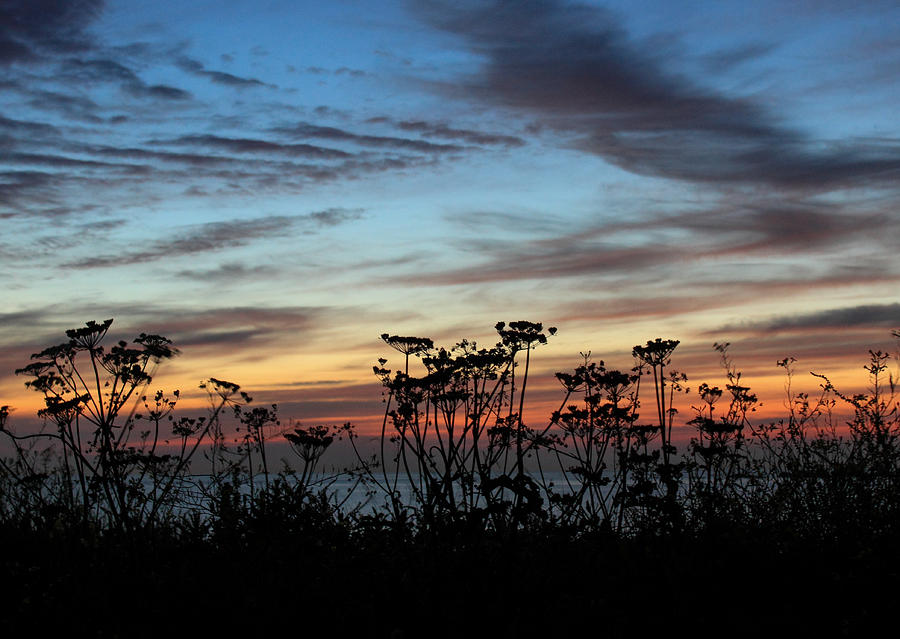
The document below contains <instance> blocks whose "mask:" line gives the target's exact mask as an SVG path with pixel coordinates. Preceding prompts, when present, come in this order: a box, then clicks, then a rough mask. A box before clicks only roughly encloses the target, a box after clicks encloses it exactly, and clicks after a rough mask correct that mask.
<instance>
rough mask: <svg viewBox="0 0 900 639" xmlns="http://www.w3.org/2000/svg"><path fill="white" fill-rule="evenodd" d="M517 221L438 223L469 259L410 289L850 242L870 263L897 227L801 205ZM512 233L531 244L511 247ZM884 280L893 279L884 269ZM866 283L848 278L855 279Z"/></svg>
mask: <svg viewBox="0 0 900 639" xmlns="http://www.w3.org/2000/svg"><path fill="white" fill-rule="evenodd" d="M518 218H519V216H517V215H513V214H498V213H481V212H477V211H475V212H464V213H461V214H456V215H453V216H448V219H449V220H451V221H454V222H456V223H457V224H458V225H459V226H460V227H461V228H463V229H465V230H466V232H467V233H469V232H472V231H474V232H475V233H477V235H476V236H474V237H466V236H464V237H463V238H461V239H460V240H459V241H458V245H459V247H460V248H462V249H463V250H465V251H467V252H468V253H469V254H470V255H472V256H473V257H472V259H470V260H467V263H466V265H465V266H463V267H461V268H452V269H449V270H445V271H438V272H433V273H420V274H419V275H418V276H416V277H414V278H411V281H413V282H417V283H420V284H424V285H429V284H436V285H447V284H467V283H475V282H492V281H510V280H528V279H550V278H565V277H583V276H610V275H623V274H628V275H629V276H630V277H632V278H638V274H639V273H641V272H649V271H650V270H651V269H654V268H656V267H663V266H665V265H670V267H671V265H673V264H678V263H682V262H697V261H701V260H710V261H711V260H716V259H722V258H727V259H729V260H737V259H743V258H746V257H747V256H756V257H764V256H766V257H767V256H772V255H784V256H786V257H787V256H794V257H796V256H798V255H804V254H807V255H808V254H816V252H818V251H821V250H822V249H823V248H827V249H828V250H829V251H836V250H838V249H840V248H842V247H848V246H858V245H860V244H865V245H866V246H867V247H868V248H867V253H868V254H870V255H873V256H876V255H882V254H884V255H888V254H890V253H891V251H893V249H892V248H890V247H891V246H893V245H894V243H895V242H897V241H900V222H898V221H897V219H896V216H894V215H893V214H890V213H886V212H874V213H859V212H857V213H854V214H848V213H847V211H846V209H844V208H843V207H841V206H837V205H834V204H832V205H828V204H825V203H822V202H813V201H808V200H803V199H800V200H798V201H796V202H791V201H773V202H763V201H759V202H753V201H751V202H748V203H745V204H738V203H735V204H728V203H723V204H721V205H720V206H719V207H713V208H709V209H704V210H699V211H686V212H682V213H678V214H663V215H659V214H656V215H647V216H644V217H643V218H641V219H635V220H627V219H626V220H623V221H618V220H611V221H604V222H602V223H598V224H593V225H591V224H585V225H582V226H581V227H580V228H571V226H570V225H563V224H562V223H561V222H556V223H554V220H553V218H552V217H546V218H542V217H541V216H538V215H534V216H532V220H530V221H528V222H526V221H518ZM520 231H521V232H525V233H531V234H533V236H534V237H533V238H529V239H526V240H521V239H519V238H520V237H521V236H520V235H519V232H520ZM638 238H640V239H638ZM733 275H734V274H732V276H733ZM886 275H887V276H888V277H895V275H896V274H895V273H894V272H893V270H891V271H889V272H888V273H886ZM790 276H791V275H790V274H786V275H785V277H790ZM875 276H876V275H875V274H874V273H865V272H863V273H855V274H854V275H853V277H854V278H857V281H858V280H859V279H863V280H868V281H871V278H874V277H875Z"/></svg>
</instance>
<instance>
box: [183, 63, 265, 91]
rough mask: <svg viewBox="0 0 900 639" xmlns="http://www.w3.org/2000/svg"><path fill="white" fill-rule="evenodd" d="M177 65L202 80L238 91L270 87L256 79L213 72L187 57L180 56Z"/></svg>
mask: <svg viewBox="0 0 900 639" xmlns="http://www.w3.org/2000/svg"><path fill="white" fill-rule="evenodd" d="M176 64H177V65H178V66H179V68H181V69H182V70H183V71H187V72H188V73H191V74H193V75H196V76H199V77H202V78H208V79H209V80H211V81H212V82H215V83H216V84H224V85H226V86H229V87H235V88H238V89H245V88H252V87H265V86H269V85H267V84H266V83H265V82H263V81H261V80H257V79H256V78H242V77H239V76H236V75H233V74H231V73H226V72H224V71H211V70H209V69H207V68H205V67H204V66H203V64H202V63H201V62H198V61H197V60H194V59H193V58H189V57H187V56H180V57H179V58H178V60H177V61H176Z"/></svg>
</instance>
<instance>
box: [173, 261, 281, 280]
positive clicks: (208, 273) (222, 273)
mask: <svg viewBox="0 0 900 639" xmlns="http://www.w3.org/2000/svg"><path fill="white" fill-rule="evenodd" d="M278 273H279V271H278V269H277V268H275V267H273V266H267V265H257V266H248V265H246V264H242V263H240V262H227V263H225V264H220V265H219V266H217V267H215V268H210V269H185V270H182V271H178V272H177V273H176V274H175V275H177V276H178V277H181V278H185V279H190V280H197V281H200V282H220V283H227V282H234V281H239V280H252V279H260V278H263V277H272V276H275V275H277V274H278Z"/></svg>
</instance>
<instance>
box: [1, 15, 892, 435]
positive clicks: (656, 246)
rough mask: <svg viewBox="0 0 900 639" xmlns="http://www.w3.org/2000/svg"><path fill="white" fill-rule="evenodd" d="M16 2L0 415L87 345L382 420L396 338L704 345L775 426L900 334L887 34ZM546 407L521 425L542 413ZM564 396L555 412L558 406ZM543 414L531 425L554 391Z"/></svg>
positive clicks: (10, 31)
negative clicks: (106, 330) (510, 330)
mask: <svg viewBox="0 0 900 639" xmlns="http://www.w3.org/2000/svg"><path fill="white" fill-rule="evenodd" d="M687 4H689V6H690V8H689V9H686V8H685V6H686V3H673V2H666V1H663V0H630V1H627V2H626V1H625V0H621V1H617V2H604V3H599V2H598V3H583V4H573V3H567V2H557V1H553V0H545V1H534V2H495V3H491V2H472V3H464V2H410V3H403V2H393V1H380V0H366V1H360V2H350V1H340V0H338V1H334V2H305V1H303V2H301V1H297V0H290V1H288V0H285V1H266V0H256V1H253V2H251V1H249V0H248V1H238V0H233V1H222V0H216V1H215V2H210V1H199V0H198V1H196V2H174V1H172V2H169V1H165V0H163V1H158V2H146V1H144V0H109V1H108V2H105V3H104V2H102V1H100V0H78V1H76V0H69V1H65V0H0V220H2V229H3V233H2V235H0V282H2V291H3V293H2V295H3V303H2V305H0V404H10V405H12V406H14V407H16V408H17V409H18V411H17V414H21V415H22V417H23V418H24V416H25V415H27V414H33V412H34V410H33V409H34V408H36V407H38V405H39V402H38V399H39V398H38V397H37V396H35V397H31V396H30V395H34V394H33V393H29V392H27V391H25V390H24V388H23V381H24V380H23V379H22V378H21V377H17V376H15V375H14V374H13V371H14V369H16V368H19V367H22V366H24V365H25V364H26V363H27V362H28V356H29V354H31V353H33V352H35V351H37V350H40V349H41V348H43V347H44V346H47V345H50V344H53V343H56V342H59V341H61V339H62V338H63V331H64V330H65V329H67V328H72V327H75V326H79V325H81V324H83V323H84V322H85V321H86V320H89V319H95V320H102V319H106V318H109V317H113V318H115V324H114V326H113V328H114V331H115V334H116V336H118V335H121V336H132V337H133V336H134V335H136V334H137V333H139V332H142V331H143V332H155V333H161V334H164V335H167V336H168V337H170V338H172V339H173V340H174V341H175V342H176V344H177V346H178V347H179V348H181V350H182V351H183V354H182V356H181V357H180V358H178V359H177V360H175V361H173V362H172V363H170V364H169V365H168V366H167V367H166V368H165V369H164V370H162V371H161V373H163V374H162V375H161V376H160V377H159V382H160V383H161V384H164V385H165V386H167V387H169V388H173V387H179V388H181V389H183V390H185V391H187V390H188V389H190V388H195V387H196V385H197V383H198V382H199V381H200V380H201V379H204V378H206V377H209V376H214V377H218V378H222V379H228V380H232V381H234V382H237V383H239V384H241V385H242V386H243V387H245V388H246V389H247V390H249V391H250V392H251V394H253V395H254V396H255V397H256V398H257V401H265V402H272V401H277V402H278V403H279V404H280V405H281V413H282V415H283V416H284V417H297V418H301V419H303V420H304V421H305V422H310V423H311V422H318V421H325V422H334V421H342V420H344V419H352V420H355V421H358V422H360V423H367V419H368V418H369V417H370V416H371V415H373V414H374V413H375V412H377V411H378V410H380V396H379V392H378V386H377V382H376V380H375V379H374V377H373V375H372V372H371V367H372V364H373V363H374V361H375V360H376V359H377V357H379V356H380V355H388V354H389V353H390V351H389V349H387V347H386V346H385V345H383V344H382V343H381V342H380V341H379V339H378V336H379V335H380V334H381V333H384V332H389V333H394V334H401V335H419V336H428V337H432V338H434V339H435V341H436V342H438V343H440V344H447V345H450V344H452V343H453V342H455V341H457V340H459V339H462V338H474V339H477V340H479V342H483V343H484V344H485V345H489V344H491V343H493V341H494V339H495V337H496V334H495V333H494V332H493V328H492V327H493V325H494V324H495V323H496V322H497V321H499V320H506V321H510V320H518V319H527V320H532V321H542V322H544V324H545V325H546V326H550V325H553V326H556V327H558V328H559V334H558V335H557V336H556V337H555V338H553V339H552V340H551V343H550V344H549V345H548V346H546V347H544V348H543V349H542V351H541V352H540V353H539V355H538V356H537V358H536V360H535V361H536V363H537V364H536V365H537V366H538V368H539V371H544V372H548V371H553V370H564V369H567V368H571V367H573V366H575V365H577V364H578V363H579V362H580V357H579V351H587V350H590V351H592V353H593V355H594V356H595V357H596V358H598V359H604V360H606V361H607V363H609V364H611V365H614V366H620V367H624V366H630V363H631V357H630V352H631V347H632V346H633V345H635V344H638V343H643V342H645V341H646V340H648V339H651V338H654V337H664V338H672V339H680V340H681V341H682V345H681V346H680V347H679V349H678V350H677V351H676V353H675V359H674V362H673V363H674V364H675V366H676V367H677V368H680V369H683V370H685V372H687V373H688V375H689V376H690V377H691V384H692V385H694V386H696V384H697V383H699V382H700V381H710V382H716V383H720V384H721V383H722V380H721V376H720V375H719V374H718V372H717V371H716V366H717V357H716V353H715V352H714V351H713V350H712V348H711V346H712V344H713V343H714V342H724V341H728V342H731V344H732V348H731V352H732V354H733V356H734V358H735V360H736V362H737V364H738V365H739V366H741V367H742V368H743V369H744V370H745V371H746V373H745V375H746V379H747V381H748V382H749V383H750V385H751V386H753V387H754V388H758V389H759V390H760V391H761V392H762V393H763V395H764V396H765V399H766V402H768V403H769V404H770V405H771V406H772V407H773V410H774V411H775V412H777V410H778V409H780V401H781V400H780V399H779V394H780V393H781V392H782V391H781V388H782V386H781V384H782V382H781V379H780V377H779V372H780V371H779V370H778V369H777V368H776V367H775V365H774V363H775V361H776V360H777V359H780V358H782V357H785V356H788V355H793V356H794V357H796V358H797V359H798V360H799V362H798V365H797V366H798V371H799V372H800V373H802V374H803V375H804V376H805V377H804V378H803V380H802V383H803V385H805V386H806V387H808V388H809V389H814V388H815V386H816V381H815V379H813V378H811V377H809V376H808V375H807V374H806V373H807V371H809V370H810V369H814V370H818V371H821V372H827V373H831V374H833V375H834V376H835V377H836V378H838V379H846V380H849V381H848V382H847V383H848V384H849V383H850V382H851V381H854V382H855V383H862V382H863V381H864V374H863V373H862V370H861V368H860V367H861V365H862V364H863V363H864V362H865V357H866V351H867V349H868V348H881V349H884V350H888V349H893V348H895V346H896V345H895V343H894V340H893V338H892V337H891V334H890V333H891V329H897V328H900V294H898V291H900V288H898V284H900V253H898V250H900V209H898V204H900V117H898V104H900V82H898V78H900V32H898V29H897V25H900V5H898V4H897V3H896V2H876V1H874V0H873V1H871V2H854V3H851V2H842V1H838V0H834V1H812V0H809V1H799V0H798V1H796V2H784V1H771V2H768V1H759V2H746V0H742V1H740V2H738V1H722V0H715V1H709V2H700V1H698V2H692V3H687ZM536 390H537V391H538V394H537V395H536V397H539V398H540V397H547V398H549V397H551V396H552V394H553V393H555V392H556V391H555V390H553V389H552V388H551V387H548V388H547V390H546V391H541V388H540V387H537V388H536ZM551 390H552V392H551ZM542 392H543V393H544V394H543V395H542V394H541V393H542Z"/></svg>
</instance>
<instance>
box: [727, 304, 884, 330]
mask: <svg viewBox="0 0 900 639" xmlns="http://www.w3.org/2000/svg"><path fill="white" fill-rule="evenodd" d="M873 327H878V328H885V329H888V328H900V303H898V302H894V303H890V304H861V305H859V306H850V307H846V308H831V309H826V310H823V311H816V312H815V313H800V314H796V315H778V316H776V317H772V318H769V319H766V320H762V321H753V322H747V323H741V324H729V325H727V326H722V327H720V328H718V329H716V330H715V331H713V333H751V334H770V333H781V332H791V333H807V332H812V331H818V330H820V329H839V328H873Z"/></svg>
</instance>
